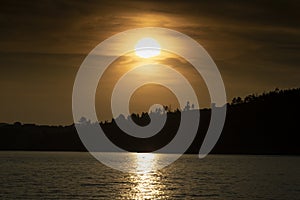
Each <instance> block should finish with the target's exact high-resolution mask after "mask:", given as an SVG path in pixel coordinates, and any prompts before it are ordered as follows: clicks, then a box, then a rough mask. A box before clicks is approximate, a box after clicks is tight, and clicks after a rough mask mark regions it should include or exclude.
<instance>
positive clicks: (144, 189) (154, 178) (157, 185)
mask: <svg viewBox="0 0 300 200" xmlns="http://www.w3.org/2000/svg"><path fill="white" fill-rule="evenodd" d="M157 156H158V155H157V154H153V153H136V169H137V170H136V171H137V173H134V174H131V177H130V179H131V181H132V183H133V184H132V188H131V195H130V196H131V198H133V199H164V198H167V197H166V196H165V194H164V188H165V185H164V184H163V183H162V174H161V173H160V172H159V171H155V170H154V169H155V165H156V161H157Z"/></svg>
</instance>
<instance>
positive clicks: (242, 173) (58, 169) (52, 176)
mask: <svg viewBox="0 0 300 200" xmlns="http://www.w3.org/2000/svg"><path fill="white" fill-rule="evenodd" d="M130 156H136V157H139V156H140V155H139V154H132V155H130ZM159 156H160V155H157V154H156V155H154V156H152V159H155V158H156V157H159ZM0 158H1V165H0V180H1V182H0V191H1V192H0V199H289V200H290V199H300V157H289V156H238V155H234V156H231V155H225V156H224V155H211V156H208V157H206V158H205V159H202V160H200V159H198V157H197V156H196V155H184V156H183V157H181V158H180V159H179V160H178V161H176V162H175V163H173V164H172V165H170V166H169V167H167V168H164V169H162V170H160V171H155V172H150V173H147V174H128V173H123V172H119V171H116V170H113V169H110V168H108V167H106V166H104V165H102V164H100V163H99V162H98V161H97V160H95V159H94V158H93V157H91V156H90V155H89V154H88V153H75V152H74V153H64V152H0ZM130 164H131V163H128V165H130ZM141 166H142V167H145V168H147V167H148V166H147V162H143V163H141Z"/></svg>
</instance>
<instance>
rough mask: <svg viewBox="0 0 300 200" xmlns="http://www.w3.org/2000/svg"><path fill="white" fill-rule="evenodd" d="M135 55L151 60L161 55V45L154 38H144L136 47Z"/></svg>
mask: <svg viewBox="0 0 300 200" xmlns="http://www.w3.org/2000/svg"><path fill="white" fill-rule="evenodd" d="M135 54H136V55H137V56H139V57H141V58H150V57H153V56H157V55H159V54H160V45H159V44H158V42H157V41H156V40H154V39H153V38H143V39H141V40H139V41H138V43H137V44H136V45H135Z"/></svg>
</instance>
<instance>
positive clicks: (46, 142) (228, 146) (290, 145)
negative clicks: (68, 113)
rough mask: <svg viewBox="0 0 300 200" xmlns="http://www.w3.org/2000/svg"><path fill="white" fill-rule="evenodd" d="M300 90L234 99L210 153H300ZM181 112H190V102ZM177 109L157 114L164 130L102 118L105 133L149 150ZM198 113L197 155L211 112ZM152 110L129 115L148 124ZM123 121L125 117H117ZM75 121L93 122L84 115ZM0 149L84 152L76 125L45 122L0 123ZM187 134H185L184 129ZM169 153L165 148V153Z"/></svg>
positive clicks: (165, 137) (163, 139)
mask: <svg viewBox="0 0 300 200" xmlns="http://www.w3.org/2000/svg"><path fill="white" fill-rule="evenodd" d="M299 102H300V88H295V89H287V90H279V89H275V90H274V91H270V92H266V93H263V94H251V95H248V96H246V97H245V98H241V97H235V98H233V100H232V102H231V103H228V104H227V116H226V121H225V125H224V129H223V131H222V134H221V137H220V139H219V140H218V142H217V144H216V146H215V147H214V149H213V151H212V153H218V154H291V155H299V154H300V145H299V139H300V137H299V126H298V123H299V112H300V107H299ZM183 111H187V112H194V111H195V109H194V108H193V105H190V104H189V103H188V104H187V106H186V107H185V108H184V109H183ZM183 111H181V110H179V109H175V110H171V108H170V106H164V111H163V110H156V111H155V112H157V113H162V112H164V113H163V114H166V115H167V120H166V123H165V125H164V127H163V128H162V130H161V131H160V132H159V133H158V134H156V135H154V136H152V137H150V138H136V137H132V136H130V135H127V134H126V133H124V132H123V131H122V130H121V129H120V128H119V127H118V125H117V124H116V121H115V120H116V119H112V121H111V122H108V121H105V122H100V123H99V124H100V126H101V127H102V129H103V130H104V132H105V134H106V136H107V137H108V138H109V139H110V140H111V141H112V142H113V143H115V144H116V145H118V146H119V147H121V148H123V149H125V150H127V151H132V152H151V151H155V150H157V149H159V148H161V147H163V146H165V145H166V144H168V143H169V142H170V141H171V140H172V139H173V137H174V136H175V135H176V132H177V130H178V127H179V125H180V116H181V113H182V112H183ZM196 111H199V112H200V116H201V118H200V122H199V129H198V132H197V135H196V137H195V140H194V141H193V143H192V145H191V146H190V147H189V149H188V150H187V151H186V153H198V152H199V149H200V146H201V144H202V142H203V139H204V137H205V135H206V131H207V128H208V125H209V122H210V115H211V110H210V109H208V108H205V109H200V110H196ZM150 114H151V113H145V112H144V113H141V114H135V113H133V114H132V115H131V116H130V117H131V119H132V120H133V121H134V122H135V123H137V124H138V125H141V126H145V125H147V124H149V123H150V116H149V115H150ZM120 117H121V118H122V120H127V119H126V118H125V116H120ZM79 123H87V124H92V123H91V122H90V121H89V120H88V119H85V118H82V119H81V120H80V122H79ZM0 134H1V135H0V138H1V140H0V150H38V151H86V149H85V148H84V146H83V144H82V143H81V141H80V139H79V136H78V134H77V132H76V129H75V126H74V124H72V125H69V126H47V125H35V124H22V123H20V122H16V123H14V124H6V123H0ZM187 134H189V133H187ZM166 153H167V152H166Z"/></svg>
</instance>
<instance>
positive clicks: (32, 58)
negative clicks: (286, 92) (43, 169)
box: [0, 0, 300, 124]
mask: <svg viewBox="0 0 300 200" xmlns="http://www.w3.org/2000/svg"><path fill="white" fill-rule="evenodd" d="M299 9H300V4H299V3H298V1H243V2H239V1H224V0H219V1H172V3H170V1H146V0H144V1H121V0H117V1H108V0H107V1H69V0H61V1H30V0H29V1H6V2H3V3H1V7H0V29H1V31H0V47H1V49H0V82H1V83H0V89H1V93H0V101H1V104H0V110H1V113H0V122H15V121H21V122H25V123H38V124H71V123H72V122H73V121H72V107H71V105H72V104H71V102H72V87H73V83H74V79H75V76H76V72H77V70H78V69H79V66H80V65H81V63H82V61H83V59H84V58H85V56H86V55H87V54H88V53H89V52H90V51H91V50H92V49H93V48H94V47H95V46H96V45H98V44H99V43H100V42H102V41H103V40H105V39H106V38H108V37H110V36H112V35H113V34H116V33H118V32H121V31H126V30H128V29H132V28H142V27H146V26H156V27H165V28H170V29H174V30H177V31H180V32H182V33H184V34H186V35H189V36H190V37H192V38H194V39H195V40H197V41H198V42H199V43H200V44H201V45H202V46H203V47H204V48H205V49H206V50H207V52H208V53H209V54H210V55H211V57H212V58H213V59H214V61H215V62H216V64H217V66H218V68H219V70H220V73H221V75H222V77H223V80H224V83H225V87H226V92H227V96H228V100H229V101H230V100H231V99H232V98H233V97H234V96H245V95H247V94H250V93H260V92H263V91H268V90H272V89H274V88H276V87H279V88H290V87H299V86H300V79H299V75H300V68H299V63H300V57H299V55H300V37H299V35H300V22H299V19H300V16H299V15H300V14H299ZM162 62H165V63H167V64H169V65H171V64H172V63H173V62H174V64H175V63H176V62H178V60H176V59H174V58H173V60H172V59H165V60H162ZM185 73H186V75H187V76H188V77H189V78H190V79H191V82H193V81H194V84H195V85H196V86H197V87H199V88H202V90H203V91H205V86H203V85H201V78H200V80H198V78H192V76H191V75H189V74H188V73H189V71H188V70H187V71H186V72H185ZM198 82H199V85H197V84H198ZM200 85H201V86H200ZM149 87H150V86H148V88H146V89H145V88H144V91H142V90H140V91H138V92H137V93H136V94H135V95H136V98H137V99H138V98H139V96H144V95H146V93H145V91H147V90H149V91H151V90H155V91H160V90H161V88H156V89H153V88H152V89H151V88H149ZM152 87H154V86H152ZM202 90H201V91H202ZM98 93H99V94H98ZM100 93H101V91H97V98H99V95H100ZM160 93H164V94H165V95H166V98H165V99H171V98H172V97H171V96H172V95H171V94H167V92H166V91H161V92H160ZM204 93H205V92H204ZM154 94H156V93H152V92H151V93H149V94H148V95H154ZM199 95H200V94H199ZM152 98H155V97H152ZM137 99H136V100H134V99H133V100H132V104H133V105H138V104H139V103H138V102H140V101H138V100H137ZM147 99H149V102H147V103H151V101H150V99H151V98H147ZM201 99H204V100H203V101H201V102H203V103H202V104H200V106H201V105H202V106H205V105H206V104H205V101H206V100H208V98H207V94H202V95H201ZM97 102H98V101H97ZM99 102H100V100H99ZM98 104H99V103H98ZM98 106H99V105H98ZM142 107H143V105H139V108H137V110H138V109H141V108H142ZM99 109H101V108H100V106H99ZM132 109H133V110H134V109H135V108H132Z"/></svg>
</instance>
